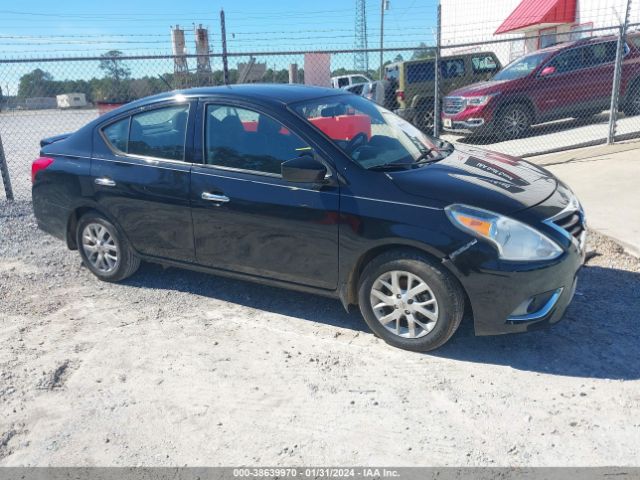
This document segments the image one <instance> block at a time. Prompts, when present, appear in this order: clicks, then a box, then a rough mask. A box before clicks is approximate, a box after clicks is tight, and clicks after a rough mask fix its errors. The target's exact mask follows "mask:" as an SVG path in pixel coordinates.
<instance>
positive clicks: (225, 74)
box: [220, 9, 229, 85]
mask: <svg viewBox="0 0 640 480" xmlns="http://www.w3.org/2000/svg"><path fill="white" fill-rule="evenodd" d="M220 38H221V39H222V74H223V78H224V84H225V85H229V64H228V62H227V27H226V24H225V21H224V10H222V9H221V10H220Z"/></svg>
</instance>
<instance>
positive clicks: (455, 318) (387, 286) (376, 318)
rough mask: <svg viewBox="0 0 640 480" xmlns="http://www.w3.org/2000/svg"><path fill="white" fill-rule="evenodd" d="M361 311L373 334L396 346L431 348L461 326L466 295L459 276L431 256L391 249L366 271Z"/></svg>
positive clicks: (411, 348) (423, 349)
mask: <svg viewBox="0 0 640 480" xmlns="http://www.w3.org/2000/svg"><path fill="white" fill-rule="evenodd" d="M358 301H359V304H360V310H361V312H362V315H363V317H364V319H365V321H366V322H367V325H368V326H369V327H370V328H371V330H373V332H374V333H375V334H376V335H377V336H379V337H380V338H382V339H383V340H384V341H385V342H387V343H388V344H390V345H393V346H395V347H399V348H403V349H406V350H413V351H418V352H426V351H429V350H433V349H435V348H438V347H439V346H441V345H443V344H444V343H446V342H447V341H448V340H449V339H450V338H451V336H452V335H453V334H454V333H455V331H456V329H457V328H458V326H459V325H460V322H461V320H462V315H463V311H464V295H463V292H462V289H461V287H460V285H459V284H458V282H457V281H456V279H455V278H453V277H452V275H451V274H450V273H449V272H447V271H446V270H444V269H442V268H441V267H440V266H438V265H436V264H435V263H434V262H432V261H431V260H430V259H429V258H427V257H426V256H423V255H421V254H419V253H414V252H410V251H407V252H404V251H392V252H388V253H385V254H383V255H381V256H379V257H377V258H375V259H374V260H373V261H371V263H369V265H367V267H366V268H365V269H364V271H363V273H362V276H361V281H360V287H359V292H358Z"/></svg>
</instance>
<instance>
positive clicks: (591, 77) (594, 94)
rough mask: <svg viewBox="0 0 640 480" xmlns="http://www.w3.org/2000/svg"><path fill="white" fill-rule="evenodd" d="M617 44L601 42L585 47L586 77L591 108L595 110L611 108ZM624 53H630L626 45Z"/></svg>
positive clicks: (614, 42)
mask: <svg viewBox="0 0 640 480" xmlns="http://www.w3.org/2000/svg"><path fill="white" fill-rule="evenodd" d="M617 43H618V42H617V41H609V42H600V43H595V44H593V45H589V46H587V47H584V63H585V70H584V75H585V77H586V81H587V82H588V83H587V88H588V92H589V94H590V98H589V101H590V104H591V105H590V108H591V109H593V110H605V109H608V108H609V107H610V102H611V91H612V88H613V71H614V66H615V60H616V50H617V48H618V45H617ZM624 52H625V54H626V53H627V52H628V47H626V45H625V50H624Z"/></svg>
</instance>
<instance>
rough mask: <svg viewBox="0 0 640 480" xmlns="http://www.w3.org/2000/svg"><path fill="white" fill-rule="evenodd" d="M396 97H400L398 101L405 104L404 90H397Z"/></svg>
mask: <svg viewBox="0 0 640 480" xmlns="http://www.w3.org/2000/svg"><path fill="white" fill-rule="evenodd" d="M396 97H398V100H400V101H401V102H404V90H396Z"/></svg>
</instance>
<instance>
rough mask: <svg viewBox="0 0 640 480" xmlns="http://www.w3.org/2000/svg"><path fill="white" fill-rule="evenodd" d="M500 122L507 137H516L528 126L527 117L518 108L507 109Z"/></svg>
mask: <svg viewBox="0 0 640 480" xmlns="http://www.w3.org/2000/svg"><path fill="white" fill-rule="evenodd" d="M502 122H503V129H504V133H505V134H506V136H507V137H509V138H517V137H519V136H520V135H522V134H523V133H524V132H526V131H527V128H529V117H528V116H527V114H526V112H524V111H523V110H521V109H519V108H514V109H513V110H511V111H509V112H508V113H507V115H506V116H505V117H504V119H503V120H502Z"/></svg>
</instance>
